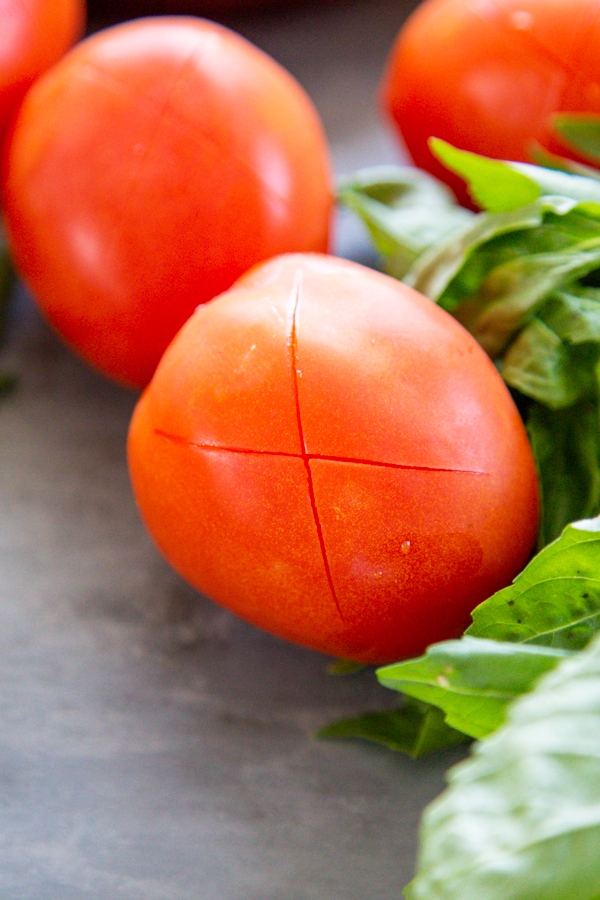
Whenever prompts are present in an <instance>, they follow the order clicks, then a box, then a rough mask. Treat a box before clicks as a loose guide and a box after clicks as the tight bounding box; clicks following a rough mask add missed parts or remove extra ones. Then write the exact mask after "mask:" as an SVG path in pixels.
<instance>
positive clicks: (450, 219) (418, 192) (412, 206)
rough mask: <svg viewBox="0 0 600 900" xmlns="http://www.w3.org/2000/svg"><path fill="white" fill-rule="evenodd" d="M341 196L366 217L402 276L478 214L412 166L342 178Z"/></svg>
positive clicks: (393, 270)
mask: <svg viewBox="0 0 600 900" xmlns="http://www.w3.org/2000/svg"><path fill="white" fill-rule="evenodd" d="M338 197H339V200H340V201H341V202H342V203H343V204H344V205H345V206H347V207H348V208H349V209H352V210H354V212H355V213H357V215H358V216H359V217H360V218H361V219H362V222H363V224H364V225H365V226H366V228H367V230H368V231H369V234H370V236H371V239H372V241H373V243H374V245H375V247H376V248H377V250H379V252H380V253H382V254H383V256H385V257H386V258H387V259H386V269H387V270H388V272H389V273H390V274H391V275H394V276H395V277H396V278H402V277H403V275H404V274H405V272H406V271H407V270H408V269H409V268H410V266H411V264H412V263H413V262H414V260H415V259H416V258H417V257H418V256H419V255H420V254H421V253H422V252H423V251H424V250H425V249H427V248H428V247H430V246H432V245H433V244H435V243H438V242H439V241H440V240H441V239H442V238H445V237H446V236H447V235H448V234H450V233H451V232H453V231H455V230H456V229H457V228H458V227H460V226H462V225H463V224H464V223H465V222H466V221H468V220H470V219H471V218H472V216H473V213H471V212H469V211H468V210H466V209H462V208H461V207H459V206H457V205H456V201H455V200H454V196H453V194H452V193H451V191H450V190H449V189H448V188H447V187H446V186H445V185H443V184H442V183H441V182H439V181H437V179H435V178H433V177H432V176H431V175H428V174H426V173H425V172H421V171H420V170H419V169H415V168H412V167H408V166H407V167H399V166H395V167H391V166H386V167H383V166H380V167H376V168H371V169H364V170H362V171H360V172H357V173H356V174H355V175H353V176H351V177H348V178H345V179H342V181H341V182H340V185H339V188H338Z"/></svg>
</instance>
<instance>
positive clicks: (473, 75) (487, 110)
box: [383, 0, 600, 199]
mask: <svg viewBox="0 0 600 900" xmlns="http://www.w3.org/2000/svg"><path fill="white" fill-rule="evenodd" d="M599 51H600V4H598V2H597V0H426V2H424V3H423V4H422V5H421V6H419V7H418V9H417V10H416V11H415V12H414V13H413V15H412V16H411V17H410V18H409V19H408V21H407V23H406V25H405V26H404V27H403V28H402V30H401V32H400V34H399V36H398V39H397V41H396V44H395V45H394V48H393V50H392V53H391V56H390V59H389V62H388V68H387V72H386V76H385V79H384V84H383V101H384V105H385V107H386V109H387V111H388V113H389V115H390V116H391V118H392V120H393V121H394V122H395V124H396V125H397V127H398V129H399V131H400V133H401V135H402V138H403V140H404V142H405V144H406V147H407V149H408V151H409V153H410V155H411V156H412V158H413V160H414V161H415V163H416V164H417V165H418V166H420V167H421V168H424V169H426V170H428V171H430V172H432V173H433V174H435V175H436V176H438V177H439V178H442V179H443V180H445V181H448V182H449V183H450V184H451V185H452V186H453V187H454V188H455V189H456V190H457V192H458V193H459V196H460V197H461V199H465V197H466V194H465V192H464V189H463V187H462V182H460V181H459V180H458V179H455V178H453V177H452V176H449V175H448V173H447V171H446V170H445V169H444V167H443V166H441V165H440V164H439V163H438V162H437V161H436V160H435V159H434V158H433V156H432V155H431V153H430V152H429V149H428V147H427V140H428V138H429V137H432V136H434V137H440V138H443V139H444V140H447V141H449V142H450V143H452V144H454V145H456V146H458V147H461V148H462V149H465V150H472V151H474V152H476V153H482V154H484V155H486V156H491V157H495V158H497V159H512V160H521V161H532V158H531V153H532V145H533V143H534V141H536V142H538V143H540V144H542V145H543V146H545V147H546V148H548V149H550V150H553V151H556V152H560V153H563V154H565V153H566V152H567V151H566V147H565V145H564V144H562V143H561V142H560V141H559V140H558V139H557V137H556V135H555V134H554V133H553V126H552V115H553V114H554V113H556V112H585V113H593V114H600V62H599V60H600V52H599Z"/></svg>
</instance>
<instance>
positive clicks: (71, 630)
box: [0, 0, 461, 900]
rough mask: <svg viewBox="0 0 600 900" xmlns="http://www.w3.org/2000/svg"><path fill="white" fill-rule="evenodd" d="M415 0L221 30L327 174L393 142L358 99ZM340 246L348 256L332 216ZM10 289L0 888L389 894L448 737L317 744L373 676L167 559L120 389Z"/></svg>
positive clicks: (350, 899) (245, 897)
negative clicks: (308, 131)
mask: <svg viewBox="0 0 600 900" xmlns="http://www.w3.org/2000/svg"><path fill="white" fill-rule="evenodd" d="M414 5H415V4H414V3H412V4H410V3H409V4H403V3H401V2H399V0H393V2H392V0H362V2H346V3H343V2H331V3H328V4H326V5H318V6H317V5H316V4H314V3H310V2H306V3H304V4H301V5H299V6H295V7H293V9H291V8H290V9H285V8H284V9H279V10H276V9H272V10H270V11H269V12H268V13H265V12H264V11H263V13H262V14H261V15H258V13H256V14H254V15H250V14H247V15H244V16H238V17H237V18H233V17H230V18H229V20H228V24H231V25H232V26H233V27H236V28H237V29H238V30H240V31H241V32H242V33H243V34H245V35H246V36H247V37H249V38H250V39H251V40H253V41H254V42H256V43H257V44H259V45H260V46H261V47H263V48H264V49H266V50H267V51H268V52H270V53H271V54H272V55H273V56H275V57H276V58H277V59H278V60H279V61H280V62H282V63H283V64H284V65H285V66H286V67H287V68H289V69H290V71H291V72H292V73H293V74H294V75H296V77H297V78H298V79H299V80H300V81H301V82H302V84H303V85H304V86H305V87H306V89H307V90H308V91H309V93H310V94H311V96H312V98H313V99H314V101H315V103H316V105H317V107H318V108H319V110H320V112H321V115H322V117H323V120H324V123H325V128H326V130H327V133H328V136H329V138H330V141H331V146H332V151H333V158H334V164H335V168H336V171H337V172H338V173H339V174H341V173H343V172H347V171H349V170H351V169H353V168H355V167H359V166H364V165H370V164H375V163H384V162H393V161H397V160H398V159H399V158H400V157H399V151H398V149H397V146H396V144H395V141H394V140H393V138H392V137H391V135H390V134H388V132H387V130H386V128H385V127H384V125H383V124H382V123H381V121H380V118H379V112H378V108H377V104H376V100H375V96H374V95H375V92H376V89H377V85H378V82H379V80H380V77H381V72H382V69H383V66H384V62H385V58H386V55H387V53H388V50H389V48H390V46H391V43H392V41H393V39H394V37H395V34H396V32H397V30H398V28H399V26H400V24H401V22H402V20H403V19H404V17H405V16H406V15H407V13H408V12H409V11H410V9H411V8H412V7H413V6H414ZM107 21H108V20H107V19H106V18H105V19H104V20H101V19H100V18H98V17H97V18H96V19H95V20H94V23H93V24H94V26H98V25H100V24H106V22H107ZM337 247H338V251H339V252H340V253H342V254H344V255H347V256H351V257H353V258H355V259H359V260H360V259H368V258H369V251H368V248H367V244H366V241H365V239H364V237H363V235H362V232H361V230H360V228H359V227H358V226H357V225H355V224H354V223H353V222H352V221H351V219H350V217H349V216H342V217H341V218H340V221H339V226H338V238H337ZM18 293H19V296H18V300H17V302H16V303H15V304H14V307H13V312H12V317H11V321H10V327H9V333H8V340H7V343H6V344H5V346H4V349H3V352H2V354H1V356H0V367H4V368H8V367H10V368H12V369H13V370H15V371H16V372H18V374H19V379H20V380H19V385H18V388H17V390H16V391H15V393H14V394H13V395H12V396H11V397H9V398H8V399H6V400H4V401H3V402H2V403H1V404H0V564H1V571H2V578H1V579H0V679H1V685H2V687H1V690H0V895H1V896H3V897H7V898H11V900H92V898H93V900H104V898H106V900H108V898H110V900H121V898H122V900H392V898H399V897H400V893H401V888H402V886H403V885H404V884H405V883H406V882H407V881H408V880H409V879H410V877H411V875H412V870H413V866H414V855H415V849H416V830H417V824H418V820H419V816H420V812H421V809H422V808H423V806H424V805H425V804H426V803H427V802H428V801H429V800H430V799H431V798H433V797H434V796H435V795H436V794H437V793H438V792H439V791H440V789H441V787H442V785H443V773H444V771H445V770H446V768H447V767H448V765H449V764H450V763H451V762H453V761H454V760H456V759H457V758H459V756H460V755H461V751H454V752H452V753H446V754H439V755H437V756H434V757H431V758H429V759H426V760H421V761H418V762H411V761H410V760H407V759H405V758H403V757H400V756H395V755H393V754H392V753H389V752H387V751H385V750H383V749H379V748H377V747H373V746H370V745H368V744H361V743H358V742H357V743H351V742H325V741H317V740H315V739H314V737H313V734H314V732H315V730H316V729H317V728H319V727H320V726H322V725H324V724H326V723H328V722H331V721H332V720H335V719H336V718H339V717H341V716H346V715H354V714H359V713H361V712H364V711H368V710H373V709H381V708H384V707H386V706H392V705H395V703H396V698H395V696H394V695H393V694H392V693H391V692H388V691H385V690H384V689H382V688H379V687H378V686H377V685H376V684H375V682H374V677H373V675H372V674H371V673H365V674H362V675H360V676H354V677H347V678H335V677H332V676H331V675H328V674H327V672H326V666H327V662H328V660H327V659H326V658H325V657H321V656H319V655H318V654H315V653H311V652H309V651H305V650H302V649H299V648H296V647H293V646H290V645H287V644H285V643H283V642H281V641H278V640H276V639H275V638H271V637H269V636H267V635H265V634H262V633H261V632H259V631H257V630H255V629H253V628H251V627H250V626H247V625H245V624H244V623H242V622H240V621H238V620H237V619H235V618H234V617H233V616H231V615H229V614H228V613H227V612H225V611H223V610H220V609H219V608H217V607H216V606H214V605H213V604H211V603H210V602H209V601H208V600H204V599H203V598H201V597H199V596H198V595H197V594H196V593H195V592H194V591H193V590H191V589H190V588H188V587H187V586H186V585H185V584H184V583H183V582H182V581H181V580H180V579H179V578H178V577H177V576H176V575H175V574H174V573H173V572H172V571H171V570H170V569H169V567H168V566H167V564H166V563H164V562H163V561H162V560H161V558H160V557H159V556H158V554H157V552H156V551H155V549H154V547H153V546H152V544H151V542H150V540H149V538H148V537H147V536H146V534H145V532H144V529H143V527H142V525H141V523H140V521H139V519H138V516H137V512H136V509H135V506H134V502H133V499H132V496H131V493H130V489H129V483H128V476H127V469H126V461H125V437H126V432H127V426H128V421H129V417H130V414H131V411H132V409H133V406H134V403H135V397H134V396H133V395H132V394H130V393H128V392H126V391H124V390H121V389H119V388H117V387H115V386H113V385H112V384H109V383H108V382H106V381H105V380H103V379H102V378H101V377H100V376H97V375H95V374H94V373H93V372H91V371H89V370H88V369H87V368H85V367H84V366H83V365H82V364H81V363H80V362H79V361H78V360H77V359H76V358H75V357H74V356H73V355H72V354H71V353H70V352H69V351H68V350H66V349H64V348H63V346H62V345H61V344H60V342H59V340H58V339H57V338H56V337H55V336H54V335H53V334H52V333H51V331H50V330H49V328H48V327H47V326H46V325H45V324H44V323H43V322H42V321H41V319H40V317H39V316H38V314H37V312H36V311H35V310H34V308H33V306H32V305H31V303H30V302H29V300H28V299H27V297H26V296H25V295H24V292H23V291H22V290H20V291H19V292H18Z"/></svg>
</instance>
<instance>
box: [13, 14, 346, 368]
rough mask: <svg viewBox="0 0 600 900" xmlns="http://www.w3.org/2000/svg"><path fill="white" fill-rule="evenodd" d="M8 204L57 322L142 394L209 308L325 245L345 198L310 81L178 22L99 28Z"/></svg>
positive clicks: (31, 122)
mask: <svg viewBox="0 0 600 900" xmlns="http://www.w3.org/2000/svg"><path fill="white" fill-rule="evenodd" d="M2 202H3V208H4V212H5V215H6V220H7V227H8V233H9V240H10V244H11V247H12V250H13V253H14V257H15V260H16V262H17V264H18V267H19V269H20V271H21V273H22V274H23V276H24V278H25V279H26V281H27V282H28V284H29V286H30V287H31V289H32V291H33V294H34V295H35V297H36V299H37V300H38V302H39V304H40V305H41V307H42V309H43V310H44V312H45V314H46V315H47V317H48V318H49V319H50V321H51V322H52V324H53V325H54V326H55V327H56V328H57V330H58V331H59V332H60V333H61V334H62V335H63V337H64V338H65V339H66V340H67V341H68V342H69V343H70V344H71V346H72V347H74V348H75V349H76V350H77V351H78V352H79V353H80V354H81V355H82V356H83V357H84V358H85V359H87V360H88V361H89V362H91V363H92V364H93V365H95V366H96V367H97V368H98V369H100V370H101V371H103V372H105V373H107V374H108V375H110V376H112V377H113V378H115V379H117V380H119V381H122V382H124V383H126V384H129V385H134V386H143V385H145V384H146V383H147V382H148V381H149V379H150V377H151V375H152V373H153V371H154V369H155V367H156V364H157V363H158V360H159V359H160V356H161V355H162V353H163V351H164V350H165V348H166V346H167V344H168V343H169V341H170V340H171V338H172V337H173V336H174V335H175V333H176V332H177V331H178V329H179V328H180V327H181V325H182V324H183V323H184V322H185V320H186V319H187V318H188V317H189V316H190V315H191V313H192V312H193V310H194V309H195V307H196V306H197V305H198V304H199V303H204V302H205V301H207V300H210V299H211V298H212V297H214V296H215V295H216V294H219V293H220V292H221V291H223V290H225V289H226V288H227V287H229V286H230V285H231V284H232V283H233V281H235V279H236V278H238V277H239V276H240V275H241V274H242V273H243V272H244V271H246V269H248V268H249V267H250V266H252V265H254V264H255V263H257V262H259V261H261V260H264V259H266V258H268V257H270V256H272V255H274V254H276V253H281V252H284V251H286V250H319V251H324V250H326V249H327V246H328V234H329V226H330V214H331V203H332V198H331V184H330V171H329V162H328V152H327V147H326V143H325V138H324V135H323V132H322V128H321V125H320V122H319V120H318V117H317V115H316V112H315V110H314V108H313V106H312V104H311V102H310V100H309V99H308V97H307V96H306V94H305V93H304V91H303V90H302V89H301V87H300V86H299V85H298V83H297V82H296V81H295V80H294V79H293V78H292V77H291V76H290V75H289V74H288V73H287V72H286V71H285V70H283V69H282V68H281V67H280V66H279V65H278V64H277V63H275V62H274V61H273V60H272V59H271V58H270V57H268V56H266V55H265V54H264V53H263V52H262V51H260V50H258V49H257V48H256V47H254V46H253V45H252V44H250V43H249V42H247V41H245V40H244V39H243V38H241V37H240V36H239V35H237V34H235V33H234V32H232V31H229V30H228V29H225V28H223V27H222V26H219V25H216V24H215V23H212V22H208V21H205V20H201V19H192V18H186V17H173V18H171V17H166V18H156V19H142V20H137V21H134V22H131V23H126V24H124V25H120V26H116V27H114V28H111V29H107V30H106V31H104V32H100V33H98V34H96V35H94V36H93V37H91V38H89V39H87V40H86V41H84V42H82V43H81V44H79V45H78V46H77V47H76V48H74V49H73V50H72V51H71V53H70V54H68V55H67V56H66V57H65V58H64V59H63V60H62V61H61V63H60V64H59V65H57V66H55V67H54V68H53V70H52V71H51V72H48V73H47V74H46V76H45V77H43V78H42V79H40V80H39V81H38V83H37V84H36V85H35V86H34V88H33V89H32V90H31V91H30V92H29V94H28V95H27V98H26V99H25V101H24V103H23V105H22V106H21V109H20V111H19V115H18V117H17V119H16V122H15V124H14V127H13V131H12V135H11V139H10V142H9V145H8V148H7V153H6V155H5V159H4V169H3V200H2Z"/></svg>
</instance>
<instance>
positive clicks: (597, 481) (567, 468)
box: [527, 402, 600, 547]
mask: <svg viewBox="0 0 600 900" xmlns="http://www.w3.org/2000/svg"><path fill="white" fill-rule="evenodd" d="M527 432H528V434H529V440H530V441H531V446H532V449H533V455H534V457H535V460H536V463H537V467H538V472H539V476H540V487H541V496H542V517H541V522H540V531H539V539H538V544H539V546H540V547H543V546H544V545H545V544H547V543H548V542H549V541H553V540H555V538H557V537H558V536H559V535H560V534H561V532H562V530H563V529H564V528H565V526H566V525H567V524H568V523H569V522H574V521H576V520H578V519H581V518H583V517H586V516H594V515H597V514H598V513H599V512H600V415H599V412H598V407H597V403H594V402H588V403H581V404H577V405H576V406H573V407H571V408H568V409H562V410H549V409H546V408H544V407H543V406H541V405H539V404H533V405H532V406H531V407H530V409H529V412H528V417H527Z"/></svg>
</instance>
